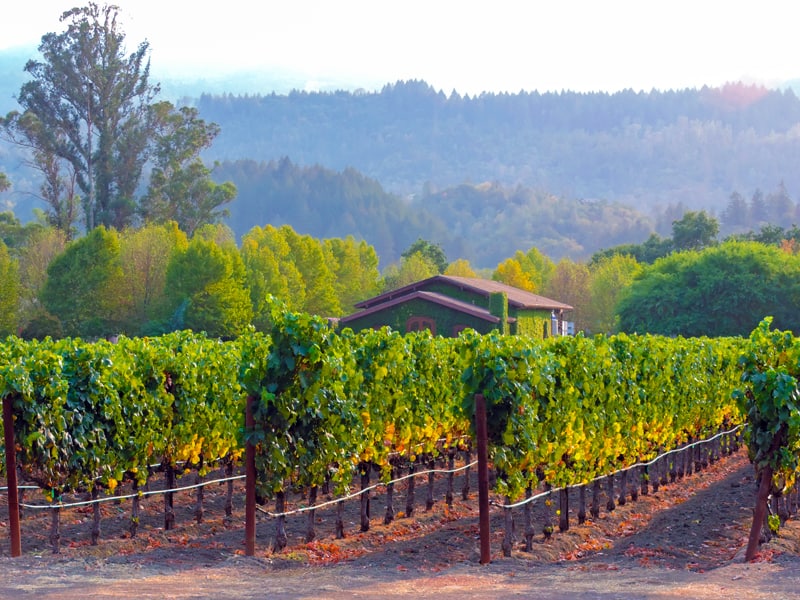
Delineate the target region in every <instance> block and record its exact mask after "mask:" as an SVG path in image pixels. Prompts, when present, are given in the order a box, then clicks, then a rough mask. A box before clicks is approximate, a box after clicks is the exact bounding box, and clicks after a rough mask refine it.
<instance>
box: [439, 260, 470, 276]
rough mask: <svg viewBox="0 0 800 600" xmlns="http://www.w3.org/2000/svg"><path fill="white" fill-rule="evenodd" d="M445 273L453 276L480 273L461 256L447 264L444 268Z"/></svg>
mask: <svg viewBox="0 0 800 600" xmlns="http://www.w3.org/2000/svg"><path fill="white" fill-rule="evenodd" d="M444 274H445V275H452V276H453V277H477V276H478V274H477V273H476V272H475V270H474V269H473V268H472V265H470V264H469V261H468V260H467V259H465V258H459V259H456V260H454V261H453V262H451V263H450V264H449V265H447V268H446V269H445V270H444Z"/></svg>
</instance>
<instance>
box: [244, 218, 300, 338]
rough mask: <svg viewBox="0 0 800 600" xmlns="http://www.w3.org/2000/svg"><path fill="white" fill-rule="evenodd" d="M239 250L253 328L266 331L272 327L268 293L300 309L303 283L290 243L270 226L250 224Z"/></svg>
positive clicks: (295, 308) (293, 308) (289, 306)
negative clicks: (248, 292)
mask: <svg viewBox="0 0 800 600" xmlns="http://www.w3.org/2000/svg"><path fill="white" fill-rule="evenodd" d="M241 253H242V259H243V261H244V265H245V271H246V273H247V286H248V288H249V289H250V298H251V300H252V304H253V313H254V316H253V325H255V327H256V329H258V330H259V331H267V330H268V329H269V328H270V327H271V324H270V318H271V317H270V306H271V305H270V303H269V301H268V300H269V297H270V296H275V297H276V298H278V299H280V300H281V301H283V302H284V303H285V304H286V306H287V307H288V308H290V309H291V310H294V311H300V310H302V309H303V305H304V304H305V298H306V290H305V282H304V281H303V276H302V274H301V273H300V271H299V270H298V268H297V266H296V265H295V264H294V262H293V260H292V259H291V248H290V247H289V244H288V243H287V242H286V240H285V239H284V237H283V235H281V232H280V231H279V230H278V229H276V228H275V227H273V226H272V225H267V226H266V227H263V228H262V227H253V229H251V230H250V231H249V232H247V233H246V234H245V235H244V237H243V238H242V249H241Z"/></svg>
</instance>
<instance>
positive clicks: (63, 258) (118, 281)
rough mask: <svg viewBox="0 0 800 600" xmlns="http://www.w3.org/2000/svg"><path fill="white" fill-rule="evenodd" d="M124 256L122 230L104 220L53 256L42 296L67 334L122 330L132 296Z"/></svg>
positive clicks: (98, 333) (78, 334)
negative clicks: (123, 261)
mask: <svg viewBox="0 0 800 600" xmlns="http://www.w3.org/2000/svg"><path fill="white" fill-rule="evenodd" d="M119 259H120V248H119V237H118V236H117V233H116V232H115V231H114V230H113V229H106V228H105V227H103V226H100V227H97V228H95V229H94V230H92V231H91V232H89V233H88V234H87V235H86V236H85V237H82V238H80V239H78V240H75V241H74V242H72V243H71V244H70V245H69V246H67V248H66V250H65V251H64V252H63V253H62V254H60V255H59V256H57V257H55V258H54V259H53V260H52V261H51V262H50V264H49V266H48V267H47V282H46V283H45V285H44V288H43V289H42V293H41V300H42V303H43V305H44V307H45V308H46V309H47V311H48V312H49V313H50V314H52V315H53V316H55V317H56V318H57V319H58V320H59V321H60V323H61V328H62V330H63V332H64V334H65V335H68V336H89V337H94V336H105V335H109V334H112V333H118V332H119V330H120V327H121V324H122V323H121V321H122V319H121V314H123V313H124V312H125V310H126V306H127V304H128V303H129V296H130V295H129V292H128V288H127V284H126V283H125V281H124V278H123V271H122V267H121V265H120V260H119Z"/></svg>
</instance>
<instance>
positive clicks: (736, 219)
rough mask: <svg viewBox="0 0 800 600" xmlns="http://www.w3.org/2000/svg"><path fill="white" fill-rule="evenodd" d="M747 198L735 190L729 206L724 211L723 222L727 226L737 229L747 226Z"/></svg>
mask: <svg viewBox="0 0 800 600" xmlns="http://www.w3.org/2000/svg"><path fill="white" fill-rule="evenodd" d="M747 211H748V209H747V200H745V199H744V196H742V195H741V194H740V193H739V192H733V193H732V194H731V196H730V200H729V201H728V206H726V207H725V210H724V211H723V213H722V222H723V224H724V225H725V227H726V228H729V229H733V230H737V229H742V228H746V227H747V221H748V217H747Z"/></svg>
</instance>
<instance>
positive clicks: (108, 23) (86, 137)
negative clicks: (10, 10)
mask: <svg viewBox="0 0 800 600" xmlns="http://www.w3.org/2000/svg"><path fill="white" fill-rule="evenodd" d="M118 13H119V9H118V7H116V6H113V5H104V6H102V7H101V6H98V5H97V4H95V3H94V2H90V3H89V4H88V5H87V6H85V7H82V8H73V9H72V10H69V11H67V12H65V13H64V14H63V15H62V16H61V21H62V22H66V23H67V29H66V31H64V32H62V33H47V34H45V35H44V36H43V37H42V41H41V44H40V45H39V51H40V53H41V55H42V60H30V61H28V63H27V64H26V65H25V71H26V72H27V73H28V74H29V75H30V77H31V79H30V81H28V82H26V83H25V84H23V86H22V88H21V89H20V93H19V97H18V99H17V100H18V102H19V104H20V105H21V106H22V108H23V110H24V112H25V113H30V114H31V115H33V116H35V118H36V119H37V120H38V121H39V122H40V123H41V127H42V128H43V130H44V131H47V132H49V134H48V135H47V136H43V137H41V138H40V140H39V141H40V142H41V144H42V148H41V149H42V150H43V151H45V152H46V153H48V154H52V155H54V156H57V157H59V158H60V159H63V160H66V161H68V162H69V163H70V165H71V167H72V170H73V172H74V174H75V179H76V182H77V185H78V188H79V189H80V191H81V197H82V201H83V213H84V219H85V225H86V228H87V229H88V230H90V229H92V228H94V227H95V226H97V225H106V226H114V227H116V228H118V229H121V228H122V227H124V226H125V225H127V224H129V223H130V222H131V221H132V219H133V218H134V215H135V210H134V209H135V203H134V194H135V192H136V188H137V186H138V183H139V179H140V176H141V172H142V167H143V165H144V162H145V160H146V158H147V153H146V150H147V144H148V140H149V137H150V118H149V115H150V105H151V101H152V99H153V97H154V96H155V94H156V93H157V92H158V86H153V85H151V84H150V82H149V75H150V62H149V59H148V58H147V56H148V50H149V45H148V43H147V42H143V43H141V44H140V45H139V47H138V48H137V49H136V51H135V52H133V53H131V54H130V55H128V56H126V55H125V46H124V41H125V36H124V34H123V32H122V29H121V28H120V27H119V26H118V24H117V17H118Z"/></svg>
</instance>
